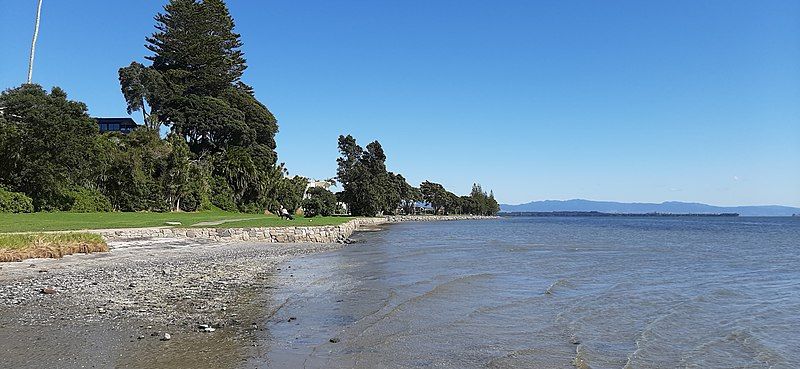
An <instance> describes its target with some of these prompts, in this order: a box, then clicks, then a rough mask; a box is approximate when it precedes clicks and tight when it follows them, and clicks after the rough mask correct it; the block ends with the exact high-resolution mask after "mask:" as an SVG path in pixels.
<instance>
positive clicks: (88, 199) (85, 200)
mask: <svg viewBox="0 0 800 369" xmlns="http://www.w3.org/2000/svg"><path fill="white" fill-rule="evenodd" d="M64 199H65V201H64V203H65V205H66V207H65V208H64V209H62V210H66V211H70V212H73V213H95V212H106V211H111V201H108V198H107V197H105V196H103V194H101V193H100V191H97V190H90V189H88V188H83V187H76V188H72V189H69V190H67V191H65V192H64Z"/></svg>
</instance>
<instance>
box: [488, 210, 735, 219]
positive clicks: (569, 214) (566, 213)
mask: <svg viewBox="0 0 800 369" xmlns="http://www.w3.org/2000/svg"><path fill="white" fill-rule="evenodd" d="M499 216H501V217H637V218H638V217H738V216H739V214H738V213H714V214H696V213H677V214H676V213H603V212H599V211H519V212H507V213H500V214H499Z"/></svg>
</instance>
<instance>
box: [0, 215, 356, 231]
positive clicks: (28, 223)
mask: <svg viewBox="0 0 800 369" xmlns="http://www.w3.org/2000/svg"><path fill="white" fill-rule="evenodd" d="M350 219H352V218H346V217H316V218H303V217H296V218H295V220H294V221H288V220H282V219H280V218H278V217H277V216H275V215H262V214H243V213H230V212H225V211H204V212H197V213H121V212H115V213H32V214H4V213H0V233H4V232H6V233H7V232H38V231H72V230H82V229H108V228H141V227H160V226H165V225H166V222H180V223H181V225H180V226H181V227H192V226H194V225H196V224H198V223H203V222H219V221H230V220H236V222H228V223H222V224H220V225H210V226H208V227H223V228H225V227H228V228H236V227H276V226H287V227H292V226H301V225H303V226H306V225H331V224H341V223H344V222H347V221H348V220H350ZM309 220H311V221H309Z"/></svg>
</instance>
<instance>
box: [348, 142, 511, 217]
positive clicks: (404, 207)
mask: <svg viewBox="0 0 800 369" xmlns="http://www.w3.org/2000/svg"><path fill="white" fill-rule="evenodd" d="M339 154H340V156H339V158H338V159H336V162H337V163H338V170H337V172H336V174H337V179H338V180H339V182H340V183H341V184H342V187H343V189H344V190H343V191H342V192H341V193H339V194H338V195H339V199H340V201H342V202H344V203H346V204H348V206H349V207H350V209H349V210H350V212H351V213H352V214H354V215H363V216H375V215H378V214H392V215H394V214H398V213H399V212H404V213H405V214H413V213H415V212H416V209H415V207H416V204H417V203H427V204H430V205H431V206H432V207H433V212H434V213H435V214H448V215H458V214H472V215H495V214H497V212H499V211H500V205H499V204H498V203H497V201H496V200H495V199H494V194H493V193H491V192H490V193H489V194H487V193H486V192H484V191H483V189H482V188H481V186H480V185H479V184H474V185H473V187H472V192H471V193H470V195H469V196H463V197H459V196H458V195H456V194H454V193H452V192H450V191H447V190H446V189H445V188H444V186H442V185H441V184H438V183H432V182H429V181H425V182H423V183H422V184H421V185H420V187H419V188H415V187H412V186H411V185H410V184H408V182H407V181H406V179H405V178H404V177H403V176H402V175H400V174H395V173H392V172H390V171H388V170H387V169H386V153H385V152H384V151H383V147H382V146H381V144H380V142H378V141H373V142H371V143H369V144H368V145H367V146H366V148H362V147H361V146H359V145H358V144H357V143H356V140H355V138H353V136H350V135H347V136H339Z"/></svg>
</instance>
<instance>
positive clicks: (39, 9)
mask: <svg viewBox="0 0 800 369" xmlns="http://www.w3.org/2000/svg"><path fill="white" fill-rule="evenodd" d="M41 15H42V0H39V6H37V7H36V27H35V28H34V29H33V41H31V57H30V59H28V83H31V80H32V79H33V57H34V55H35V54H36V39H37V38H38V37H39V18H40V17H41Z"/></svg>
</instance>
